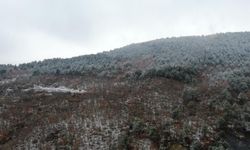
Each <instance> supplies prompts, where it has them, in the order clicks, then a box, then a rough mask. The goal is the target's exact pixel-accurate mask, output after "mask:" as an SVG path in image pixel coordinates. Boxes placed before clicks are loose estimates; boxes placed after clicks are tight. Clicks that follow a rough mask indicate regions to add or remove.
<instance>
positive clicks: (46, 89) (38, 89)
mask: <svg viewBox="0 0 250 150" xmlns="http://www.w3.org/2000/svg"><path fill="white" fill-rule="evenodd" d="M30 90H34V91H36V92H49V93H78V94H80V93H85V92H86V91H85V90H79V89H71V88H67V87H65V86H59V87H43V86H39V85H34V87H33V88H29V89H25V90H24V91H30Z"/></svg>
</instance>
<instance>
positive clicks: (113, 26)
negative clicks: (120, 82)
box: [0, 0, 250, 64]
mask: <svg viewBox="0 0 250 150" xmlns="http://www.w3.org/2000/svg"><path fill="white" fill-rule="evenodd" d="M235 31H250V0H88V1H87V0H0V64H3V63H12V64H18V63H23V62H29V61H33V60H42V59H45V58H54V57H63V58H66V57H72V56H78V55H84V54H90V53H97V52H101V51H104V50H111V49H114V48H118V47H121V46H124V45H127V44H130V43H136V42H142V41H147V40H153V39H157V38H164V37H172V36H183V35H206V34H211V33H218V32H235Z"/></svg>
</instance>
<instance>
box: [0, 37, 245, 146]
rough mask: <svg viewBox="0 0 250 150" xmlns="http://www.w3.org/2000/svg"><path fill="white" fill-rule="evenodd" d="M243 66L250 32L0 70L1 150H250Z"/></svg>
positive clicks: (147, 44)
mask: <svg viewBox="0 0 250 150" xmlns="http://www.w3.org/2000/svg"><path fill="white" fill-rule="evenodd" d="M249 65H250V33H249V32H239V33H225V34H215V35H208V36H189V37H179V38H166V39H158V40H154V41H149V42H143V43H138V44H132V45H128V46H125V47H122V48H118V49H115V50H112V51H109V52H103V53H99V54H97V55H85V56H79V57H74V58H69V59H48V60H44V61H40V62H31V63H27V64H21V65H19V66H11V65H0V149H7V150H8V149H146V150H147V149H148V150H155V149H161V150H165V149H170V150H174V149H250V147H249V142H250V119H249V118H250V68H249ZM41 89H42V90H41ZM66 89H67V90H66ZM62 91H63V92H62ZM72 91H77V92H72Z"/></svg>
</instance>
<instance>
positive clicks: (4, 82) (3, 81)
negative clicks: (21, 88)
mask: <svg viewBox="0 0 250 150" xmlns="http://www.w3.org/2000/svg"><path fill="white" fill-rule="evenodd" d="M15 81H16V78H13V79H5V80H1V81H0V85H3V84H8V83H11V82H15Z"/></svg>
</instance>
